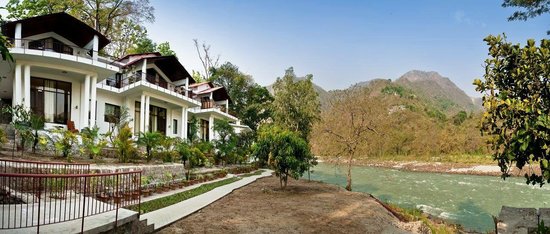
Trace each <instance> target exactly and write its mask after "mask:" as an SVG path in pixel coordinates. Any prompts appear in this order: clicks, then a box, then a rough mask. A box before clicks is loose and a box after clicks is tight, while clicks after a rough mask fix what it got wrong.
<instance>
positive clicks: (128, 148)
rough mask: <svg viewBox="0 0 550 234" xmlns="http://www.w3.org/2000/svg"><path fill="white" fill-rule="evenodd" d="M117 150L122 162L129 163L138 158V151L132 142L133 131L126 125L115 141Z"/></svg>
mask: <svg viewBox="0 0 550 234" xmlns="http://www.w3.org/2000/svg"><path fill="white" fill-rule="evenodd" d="M113 145H114V147H115V148H116V153H117V156H118V160H119V161H120V162H128V160H129V159H134V158H136V156H137V150H136V147H135V146H134V141H133V140H132V129H131V128H130V127H129V126H128V125H127V124H126V125H124V126H123V127H122V128H121V129H120V130H119V133H118V135H117V136H116V137H115V139H114V141H113Z"/></svg>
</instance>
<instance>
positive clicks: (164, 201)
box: [128, 177, 240, 214]
mask: <svg viewBox="0 0 550 234" xmlns="http://www.w3.org/2000/svg"><path fill="white" fill-rule="evenodd" d="M237 180H240V178H237V177H232V178H228V179H225V180H220V181H216V182H214V183H210V184H203V185H201V186H199V187H196V188H194V189H190V190H187V191H183V192H181V193H176V194H174V195H170V196H166V197H162V198H159V199H155V200H151V201H147V202H143V203H141V211H140V210H138V209H139V207H138V206H137V205H133V206H129V207H128V209H130V210H133V211H136V212H138V211H139V212H140V213H141V214H145V213H149V212H151V211H155V210H158V209H162V208H164V207H167V206H170V205H173V204H176V203H178V202H181V201H185V200H187V199H189V198H192V197H195V196H198V195H201V194H203V193H206V192H208V191H211V190H212V189H215V188H217V187H220V186H223V185H226V184H231V183H233V182H235V181H237Z"/></svg>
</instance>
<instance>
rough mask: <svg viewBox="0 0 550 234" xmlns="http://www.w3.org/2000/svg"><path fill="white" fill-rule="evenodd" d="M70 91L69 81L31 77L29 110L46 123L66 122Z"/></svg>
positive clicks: (68, 113) (69, 104) (69, 108)
mask: <svg viewBox="0 0 550 234" xmlns="http://www.w3.org/2000/svg"><path fill="white" fill-rule="evenodd" d="M71 91H72V87H71V83H68V82H62V81H56V80H48V79H42V78H36V77H31V110H32V111H33V113H34V114H36V115H39V116H42V117H44V121H45V122H46V123H58V124H67V122H68V121H69V119H70V116H71Z"/></svg>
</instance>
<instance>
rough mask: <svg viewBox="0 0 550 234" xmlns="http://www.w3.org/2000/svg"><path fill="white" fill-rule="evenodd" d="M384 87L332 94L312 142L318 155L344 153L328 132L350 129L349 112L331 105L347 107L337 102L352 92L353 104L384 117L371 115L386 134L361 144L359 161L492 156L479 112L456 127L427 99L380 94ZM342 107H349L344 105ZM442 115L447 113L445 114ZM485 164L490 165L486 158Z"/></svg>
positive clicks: (463, 159)
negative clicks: (347, 114)
mask: <svg viewBox="0 0 550 234" xmlns="http://www.w3.org/2000/svg"><path fill="white" fill-rule="evenodd" d="M385 87H387V83H385V82H384V83H376V82H373V83H371V85H369V86H366V87H363V88H364V89H365V90H361V89H362V88H360V87H355V88H350V89H346V90H343V91H333V92H332V94H331V97H330V98H328V99H327V104H326V105H325V107H324V109H323V112H322V113H321V121H319V122H317V123H315V124H314V127H313V133H312V134H311V138H310V143H311V147H312V150H313V152H314V154H315V155H318V156H323V157H331V158H332V159H334V156H335V155H337V154H338V153H340V152H341V151H342V150H343V149H342V147H341V146H342V145H341V144H340V143H339V142H337V141H335V140H334V138H333V137H330V135H327V134H326V132H325V130H326V129H336V130H341V131H343V130H344V129H347V128H349V123H350V122H349V120H346V118H344V117H345V116H346V115H345V114H346V113H347V111H346V110H343V109H340V110H339V109H334V108H331V106H335V105H332V104H331V103H334V102H344V101H342V100H338V99H339V98H340V99H342V98H343V97H345V95H343V93H344V94H345V93H353V95H355V96H350V97H349V100H348V101H349V102H353V103H355V104H356V105H359V106H360V107H361V109H364V110H365V111H367V112H368V111H375V113H378V114H379V116H382V117H383V118H379V117H378V115H375V114H369V115H368V116H369V118H370V119H372V121H373V123H374V124H375V126H376V127H375V129H376V130H377V131H379V132H380V133H381V134H378V135H376V137H370V138H369V139H368V141H365V142H363V143H362V144H360V145H359V146H358V148H357V151H356V152H357V154H356V158H355V159H354V160H361V161H371V162H373V161H381V160H412V161H414V160H423V161H429V162H432V161H435V162H439V161H451V162H466V161H467V162H468V163H471V162H472V161H474V160H476V159H477V158H479V157H475V158H472V157H469V156H468V155H474V156H477V155H481V156H484V155H485V154H488V153H489V151H488V148H487V146H486V144H485V140H486V137H485V136H481V135H480V134H479V127H478V126H479V122H480V118H481V115H480V114H479V113H475V112H474V113H473V114H472V115H469V116H468V118H466V119H465V120H464V122H463V123H462V124H461V125H455V124H454V123H453V121H452V118H449V119H442V118H440V117H434V116H432V115H431V114H429V113H428V112H429V111H428V110H437V108H434V106H433V105H434V104H433V103H431V102H428V101H426V100H424V99H420V98H410V97H411V96H415V94H414V92H413V91H412V90H408V89H405V91H406V92H405V94H404V95H403V97H401V96H399V95H387V94H383V93H382V92H381V90H382V89H384V88H385ZM348 96H349V95H348ZM343 104H344V105H345V102H344V103H343ZM336 106H337V105H336ZM438 112H439V111H438ZM342 113H344V114H342ZM439 113H441V112H439ZM441 115H444V114H443V113H441ZM348 119H349V118H348ZM453 160H456V161H453ZM483 161H484V162H490V160H489V159H487V158H485V157H483Z"/></svg>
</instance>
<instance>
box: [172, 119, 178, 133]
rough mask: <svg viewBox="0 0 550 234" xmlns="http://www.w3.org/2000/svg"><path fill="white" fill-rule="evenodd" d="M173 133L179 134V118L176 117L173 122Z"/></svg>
mask: <svg viewBox="0 0 550 234" xmlns="http://www.w3.org/2000/svg"><path fill="white" fill-rule="evenodd" d="M172 133H173V134H178V120H177V119H174V121H173V123H172Z"/></svg>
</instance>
